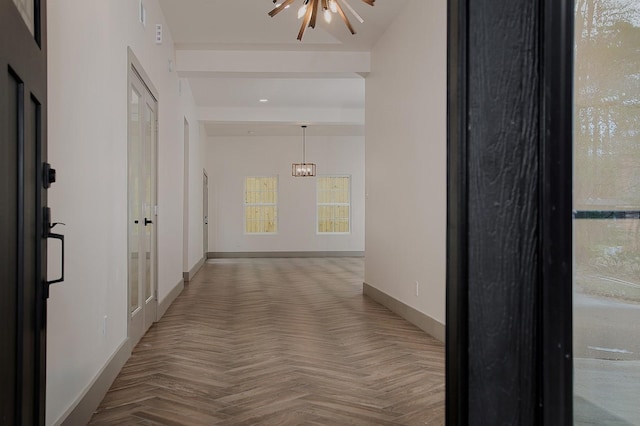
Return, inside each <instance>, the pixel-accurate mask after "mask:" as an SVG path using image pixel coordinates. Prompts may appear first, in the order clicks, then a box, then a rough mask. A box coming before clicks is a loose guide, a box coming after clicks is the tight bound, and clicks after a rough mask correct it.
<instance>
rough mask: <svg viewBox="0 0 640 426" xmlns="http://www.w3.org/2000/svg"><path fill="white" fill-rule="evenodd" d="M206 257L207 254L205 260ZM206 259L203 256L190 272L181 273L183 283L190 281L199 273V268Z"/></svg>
mask: <svg viewBox="0 0 640 426" xmlns="http://www.w3.org/2000/svg"><path fill="white" fill-rule="evenodd" d="M208 257H209V256H208V254H207V258H208ZM207 258H205V257H204V256H203V257H202V259H200V260H198V262H197V263H196V264H195V265H193V268H191V270H190V271H189V272H183V273H182V277H183V279H184V282H185V283H188V282H189V281H191V280H192V279H193V277H195V276H196V274H197V273H198V271H200V268H202V265H204V262H206V261H207Z"/></svg>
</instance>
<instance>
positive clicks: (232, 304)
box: [91, 258, 444, 425]
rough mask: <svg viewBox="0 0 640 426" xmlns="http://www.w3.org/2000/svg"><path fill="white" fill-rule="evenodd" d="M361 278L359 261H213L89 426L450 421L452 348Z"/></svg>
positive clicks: (145, 342)
mask: <svg viewBox="0 0 640 426" xmlns="http://www.w3.org/2000/svg"><path fill="white" fill-rule="evenodd" d="M362 277H363V260H362V259H357V258H326V259H237V260H236V259H233V260H214V261H209V262H208V263H207V264H206V265H205V266H204V267H203V269H202V270H201V272H200V273H198V275H197V276H196V277H195V279H194V280H193V281H192V282H191V283H190V284H189V286H188V287H187V288H186V289H185V290H184V292H183V293H182V294H181V295H180V296H179V297H178V298H177V299H176V301H175V302H174V304H173V305H172V306H171V307H170V308H169V310H168V311H167V313H166V314H165V316H164V317H163V318H162V320H161V321H159V322H158V323H157V324H155V325H154V326H153V327H152V328H151V329H150V330H149V332H148V333H147V335H146V336H145V337H143V339H142V340H141V341H140V343H139V344H138V345H137V347H136V348H135V349H134V351H133V354H132V356H131V358H130V360H129V361H128V362H127V364H126V365H125V367H124V368H123V370H122V372H121V373H120V375H119V376H118V378H117V379H116V381H115V382H114V384H113V386H112V387H111V389H110V390H109V392H108V393H107V395H106V397H105V398H104V400H103V401H102V404H101V405H100V407H99V409H98V411H97V412H96V413H95V415H94V416H93V419H92V421H91V424H94V425H116V424H118V425H134V424H138V425H252V424H259V425H302V424H305V425H425V424H427V425H442V424H444V348H443V345H442V344H441V343H439V342H437V341H436V340H435V339H433V338H431V337H430V336H428V335H426V334H425V333H423V332H422V331H421V330H419V329H418V328H416V327H414V326H413V325H411V324H409V323H408V322H406V321H405V320H403V319H402V318H400V317H398V316H397V315H395V314H393V313H391V312H390V311H389V310H387V309H386V308H384V307H382V306H380V305H378V304H377V303H375V302H373V301H372V300H370V299H369V298H367V297H364V296H363V295H362V281H363V278H362Z"/></svg>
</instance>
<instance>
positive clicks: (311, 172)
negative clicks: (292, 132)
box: [291, 126, 316, 177]
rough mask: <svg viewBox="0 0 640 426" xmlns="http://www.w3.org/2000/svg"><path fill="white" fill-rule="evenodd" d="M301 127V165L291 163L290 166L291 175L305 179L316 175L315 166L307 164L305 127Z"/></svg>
mask: <svg viewBox="0 0 640 426" xmlns="http://www.w3.org/2000/svg"><path fill="white" fill-rule="evenodd" d="M301 127H302V163H293V164H292V165H291V175H292V176H295V177H307V176H315V175H316V165H315V164H314V163H307V162H306V161H305V160H306V159H305V155H306V153H307V138H306V136H307V126H301Z"/></svg>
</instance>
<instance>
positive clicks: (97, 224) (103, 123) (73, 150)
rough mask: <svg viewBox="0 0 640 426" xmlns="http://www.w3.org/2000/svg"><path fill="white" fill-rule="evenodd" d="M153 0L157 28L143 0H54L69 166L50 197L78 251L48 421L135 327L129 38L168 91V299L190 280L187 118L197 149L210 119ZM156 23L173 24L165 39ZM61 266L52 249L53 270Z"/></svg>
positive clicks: (63, 289) (55, 112) (164, 285)
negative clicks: (183, 74)
mask: <svg viewBox="0 0 640 426" xmlns="http://www.w3.org/2000/svg"><path fill="white" fill-rule="evenodd" d="M144 4H145V6H146V8H147V18H148V23H147V27H146V28H143V27H142V25H141V24H140V23H139V22H138V1H137V0H136V1H134V0H94V1H86V0H56V1H51V2H49V3H48V30H49V40H48V46H49V108H48V112H49V118H48V122H49V133H48V135H49V160H50V162H51V163H52V164H53V165H54V167H55V168H56V169H57V171H58V182H57V183H55V184H54V186H53V187H52V189H51V190H50V191H49V197H50V198H49V200H50V205H51V207H52V211H53V219H54V220H55V221H62V222H65V223H66V224H67V225H66V227H64V228H63V229H59V231H61V232H63V233H64V234H66V240H65V241H66V244H67V247H66V249H67V250H66V271H65V272H66V280H65V282H64V283H62V284H57V285H55V286H54V287H53V288H52V291H51V297H50V299H49V313H48V354H47V355H48V356H47V424H53V423H55V422H56V421H58V420H60V419H61V417H62V416H64V414H65V413H66V412H67V411H68V410H69V409H70V408H71V407H72V406H73V404H75V403H76V402H77V400H78V398H79V397H81V395H82V393H83V391H84V390H85V389H86V387H87V386H88V385H89V384H90V383H91V381H92V380H93V379H94V378H95V377H96V375H97V374H98V373H99V371H100V369H101V368H102V367H103V366H104V365H105V364H106V362H107V361H108V360H109V358H110V357H111V356H112V355H113V354H114V353H115V351H116V350H117V349H118V348H119V347H120V346H121V345H122V343H123V342H124V341H125V340H126V336H127V318H128V312H127V47H131V48H132V50H133V52H134V54H135V55H136V56H137V58H138V60H139V61H140V62H141V64H142V66H143V68H144V70H145V72H146V73H147V74H148V75H149V77H150V79H151V82H152V84H153V85H154V86H155V87H156V89H157V90H158V91H159V125H160V126H159V146H158V205H159V216H158V218H157V226H158V263H159V265H158V292H159V300H160V301H162V300H163V299H164V298H165V297H166V295H167V294H168V292H169V291H170V290H171V289H172V288H173V287H174V286H175V285H176V284H178V283H179V281H180V279H181V278H182V268H183V265H182V234H183V229H182V223H183V222H182V216H183V211H182V210H183V209H182V192H183V188H182V181H183V170H182V169H183V148H182V147H183V145H182V140H183V120H184V117H185V116H186V117H187V119H188V120H189V122H190V123H192V125H191V136H192V137H191V139H192V151H193V152H194V155H197V154H195V153H198V152H199V150H200V148H199V146H198V145H199V141H200V138H199V126H198V125H197V117H196V113H195V106H194V102H193V99H192V96H191V93H190V91H189V89H188V86H187V85H186V84H183V85H182V89H183V90H182V91H181V92H180V90H179V84H178V77H177V75H176V73H175V72H170V71H169V67H168V65H169V60H170V59H171V60H173V58H174V54H175V52H174V50H173V42H172V39H171V35H170V34H169V32H168V31H167V26H166V23H165V21H164V18H163V16H162V13H161V11H160V8H159V6H158V3H157V0H144ZM156 23H163V24H165V25H164V29H165V33H164V43H163V44H162V45H156V44H155V41H154V32H155V24H156ZM192 164H194V165H195V166H197V165H198V161H197V157H196V158H194V159H192ZM200 167H201V166H200ZM194 185H195V181H194ZM201 185H202V184H201V183H200V189H198V188H193V189H192V191H193V192H196V193H197V192H198V191H200V192H201V191H202V189H201V188H202V186H201ZM200 229H202V228H200ZM56 230H58V229H56ZM201 232H202V231H201V230H200V233H201ZM195 234H197V232H195V231H194V235H195ZM56 250H57V246H56V245H55V244H52V250H51V251H52V252H55V251H56ZM58 263H59V253H53V254H52V255H51V257H50V276H53V275H55V273H56V267H55V265H57V264H58ZM104 316H107V318H108V326H107V334H106V336H104V337H103V335H102V328H103V317H104Z"/></svg>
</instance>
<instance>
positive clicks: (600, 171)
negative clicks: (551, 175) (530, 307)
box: [573, 0, 640, 425]
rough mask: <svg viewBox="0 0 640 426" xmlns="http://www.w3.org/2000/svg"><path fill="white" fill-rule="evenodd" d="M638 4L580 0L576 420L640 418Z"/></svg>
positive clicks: (576, 130) (600, 421)
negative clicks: (639, 400) (639, 396)
mask: <svg viewBox="0 0 640 426" xmlns="http://www.w3.org/2000/svg"><path fill="white" fill-rule="evenodd" d="M639 52H640V2H638V0H596V1H594V0H577V1H576V2H575V66H574V70H575V71H574V72H575V76H574V84H575V87H574V146H573V149H574V156H573V157H574V165H573V166H574V167H573V170H574V184H573V185H574V186H573V193H574V200H573V202H574V207H573V208H574V210H575V221H574V228H573V229H574V232H573V234H574V237H573V251H574V266H573V271H574V276H573V355H574V420H575V424H577V425H581V424H585V425H586V424H598V425H638V424H640V404H638V395H640V380H639V379H640V327H639V326H638V325H639V324H640V169H639V168H638V165H639V164H640V54H639Z"/></svg>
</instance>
